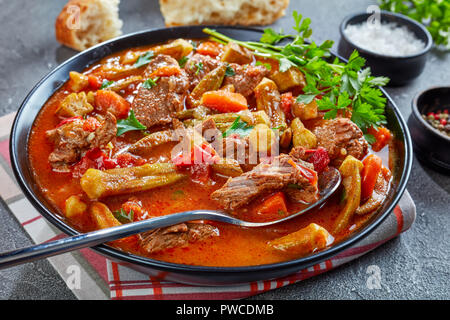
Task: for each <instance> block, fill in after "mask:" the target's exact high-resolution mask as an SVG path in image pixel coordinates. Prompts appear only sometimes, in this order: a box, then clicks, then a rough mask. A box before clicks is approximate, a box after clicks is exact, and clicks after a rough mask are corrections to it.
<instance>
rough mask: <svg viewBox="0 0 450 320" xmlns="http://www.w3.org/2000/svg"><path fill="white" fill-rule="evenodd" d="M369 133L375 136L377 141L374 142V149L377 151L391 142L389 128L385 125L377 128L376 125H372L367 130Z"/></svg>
mask: <svg viewBox="0 0 450 320" xmlns="http://www.w3.org/2000/svg"><path fill="white" fill-rule="evenodd" d="M367 133H369V134H371V135H373V136H374V137H375V143H373V144H372V150H373V151H375V152H378V151H380V150H381V149H383V148H384V147H385V146H386V145H387V144H388V143H389V141H390V140H391V137H392V134H391V132H390V131H389V129H387V128H385V127H379V128H377V129H375V128H374V127H370V128H369V129H368V130H367Z"/></svg>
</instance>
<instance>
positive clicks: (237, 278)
mask: <svg viewBox="0 0 450 320" xmlns="http://www.w3.org/2000/svg"><path fill="white" fill-rule="evenodd" d="M212 28H215V29H216V30H218V31H219V32H222V33H224V34H226V35H228V36H230V37H232V38H236V39H242V40H252V41H257V40H259V38H260V36H261V31H259V30H256V29H248V28H231V27H215V26H212ZM202 37H205V34H203V32H202V27H177V28H165V29H156V30H149V31H142V32H137V33H133V34H130V35H126V36H123V37H120V38H117V39H114V40H111V41H108V42H106V43H103V44H100V45H98V46H96V47H93V48H91V49H89V50H87V51H84V52H82V53H80V54H78V55H76V56H75V57H73V58H71V59H69V60H68V61H66V62H64V63H63V64H61V65H60V66H58V67H57V68H56V69H54V70H53V71H52V72H50V73H49V74H48V75H47V76H45V77H44V78H43V79H42V80H41V81H40V82H39V83H38V84H37V85H36V86H35V87H34V88H33V90H32V91H31V92H30V93H29V94H28V96H27V97H26V98H25V100H24V102H23V103H22V105H21V107H20V108H19V110H18V112H17V116H16V118H15V121H14V124H13V127H12V131H11V140H10V153H11V163H12V166H13V169H14V173H15V175H16V178H17V181H18V182H19V184H20V186H21V188H22V190H23V192H24V193H25V195H26V196H27V198H28V199H29V200H30V202H31V203H32V204H33V205H34V206H35V207H36V209H37V210H38V211H39V212H40V213H41V214H42V215H43V216H44V217H45V218H46V219H47V220H49V221H50V222H51V223H52V224H54V225H55V226H56V227H57V228H59V229H60V230H62V231H63V232H65V233H67V234H69V235H75V234H78V231H76V230H74V229H73V228H72V227H70V226H69V225H68V224H67V223H66V222H65V221H64V220H63V219H62V218H61V217H60V216H58V215H57V214H56V213H55V210H54V209H53V208H52V205H51V204H50V203H49V202H48V201H47V200H46V198H45V197H44V195H43V194H42V192H41V190H39V187H38V186H37V184H36V181H35V179H34V176H33V172H32V170H31V168H30V163H29V158H28V138H29V133H30V128H31V127H32V125H33V122H34V120H35V118H36V116H37V115H38V113H39V111H40V109H41V108H42V106H43V105H44V104H45V102H46V101H47V99H49V98H50V96H51V95H52V94H53V93H54V92H55V91H56V90H57V89H58V88H59V87H60V86H61V85H62V84H63V83H64V82H65V81H67V80H68V75H69V71H71V70H75V71H79V72H81V71H83V70H84V69H85V68H86V67H87V66H89V65H91V64H93V63H95V62H96V61H98V60H99V59H101V58H103V57H105V56H107V55H109V54H112V53H114V52H118V51H120V50H124V49H127V48H130V47H135V46H142V45H148V44H154V43H159V42H162V41H166V40H169V39H176V38H202ZM383 94H384V95H386V93H385V92H384V91H383ZM386 97H387V100H388V106H387V109H386V116H387V125H388V127H389V129H390V130H392V131H393V132H394V134H395V137H396V139H397V142H398V146H399V152H400V153H399V157H398V161H397V164H396V170H395V171H394V187H393V189H392V192H391V193H390V196H389V198H388V199H387V201H385V203H384V205H383V207H382V208H381V209H380V210H379V211H378V212H377V213H375V214H374V215H373V216H372V217H371V218H370V220H369V221H368V223H367V224H366V225H365V226H363V227H362V228H361V229H360V230H358V231H357V232H355V233H354V234H352V235H351V236H350V237H349V238H348V239H345V240H344V241H342V242H340V243H337V244H336V245H333V246H332V247H330V248H328V249H326V250H324V251H321V252H318V253H315V254H312V255H309V256H307V257H303V258H299V259H295V260H291V261H286V262H282V263H276V264H268V265H258V266H247V267H204V266H191V265H182V264H174V263H167V262H162V261H157V260H152V259H148V258H144V257H141V256H137V255H133V254H130V253H126V252H123V251H121V250H118V249H115V248H112V247H110V246H107V245H99V246H97V247H94V248H93V249H94V250H96V251H97V252H99V253H101V254H104V255H106V256H107V257H108V258H110V259H113V260H116V261H120V262H122V263H125V264H127V265H129V267H131V268H134V269H136V270H139V271H142V272H145V273H147V274H150V275H152V276H155V277H160V278H164V279H166V280H171V281H176V282H182V283H191V284H202V285H224V284H235V283H243V282H249V281H256V280H262V279H273V278H278V277H282V276H286V275H289V274H291V273H294V272H296V271H298V270H301V269H303V268H306V267H310V266H312V265H314V264H316V263H319V262H322V261H325V260H326V259H329V258H330V257H332V256H334V255H336V254H337V253H339V252H341V251H342V250H344V249H346V248H348V247H350V246H352V245H354V244H355V243H356V242H358V241H359V240H361V239H362V238H364V237H366V236H367V235H368V234H369V233H370V232H371V231H373V230H374V229H375V228H376V227H377V226H379V225H380V223H381V222H382V221H383V220H384V219H385V218H386V217H387V216H388V215H389V213H390V212H391V211H392V210H393V208H394V207H395V205H396V204H397V202H398V201H399V199H400V197H401V196H402V194H403V191H404V190H405V186H406V182H407V180H408V177H409V172H410V169H411V163H412V162H411V161H412V154H411V152H412V146H411V140H410V136H409V132H408V129H407V126H406V124H405V122H404V120H403V118H402V117H401V115H400V113H399V111H398V109H397V107H396V106H395V105H394V103H393V101H392V100H391V99H390V98H389V97H388V96H387V95H386Z"/></svg>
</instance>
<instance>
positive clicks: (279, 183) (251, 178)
mask: <svg viewBox="0 0 450 320" xmlns="http://www.w3.org/2000/svg"><path fill="white" fill-rule="evenodd" d="M289 160H292V161H294V162H295V163H296V164H299V165H301V166H303V167H307V168H308V169H311V170H313V169H312V165H311V164H309V163H307V162H304V161H302V160H297V159H293V158H292V157H291V156H289V155H286V154H281V155H279V156H277V157H275V158H274V159H273V160H272V162H271V163H260V164H259V165H257V166H256V167H255V168H254V169H253V170H251V171H249V172H246V173H244V174H242V175H240V176H238V177H234V178H229V179H228V181H227V182H226V183H225V185H223V186H222V188H220V189H218V190H216V191H214V192H213V193H212V194H211V199H213V200H216V201H218V202H219V203H220V205H221V206H222V207H223V208H225V209H227V210H230V211H233V210H235V209H237V208H239V207H241V206H243V205H245V204H247V203H249V202H250V201H251V200H253V199H255V198H256V197H258V196H260V195H264V194H266V193H269V192H272V191H276V190H283V189H285V188H286V187H287V186H288V185H291V184H292V185H296V186H298V188H297V191H301V190H303V189H301V188H302V187H303V186H306V185H308V184H311V183H310V182H309V180H308V179H307V178H306V177H305V176H303V174H302V173H301V172H300V171H299V170H298V169H297V168H294V166H292V165H291V164H290V163H289ZM313 189H314V198H315V195H316V194H317V184H315V185H313ZM307 192H308V194H310V193H311V191H310V190H309V189H308V190H307ZM311 194H312V193H311ZM305 198H308V199H309V198H310V196H309V195H305Z"/></svg>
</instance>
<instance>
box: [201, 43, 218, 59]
mask: <svg viewBox="0 0 450 320" xmlns="http://www.w3.org/2000/svg"><path fill="white" fill-rule="evenodd" d="M221 47H222V45H221V44H220V43H218V42H215V41H205V42H202V43H200V45H199V46H198V47H197V53H200V54H203V55H208V56H212V57H216V56H218V55H219V54H220V53H221V51H222V48H221Z"/></svg>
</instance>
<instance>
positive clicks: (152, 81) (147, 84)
mask: <svg viewBox="0 0 450 320" xmlns="http://www.w3.org/2000/svg"><path fill="white" fill-rule="evenodd" d="M158 79H159V77H156V78H155V79H150V78H149V79H147V80H145V81H144V82H142V87H143V88H145V89H151V88H153V87H155V86H156V85H157V83H156V81H158Z"/></svg>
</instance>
